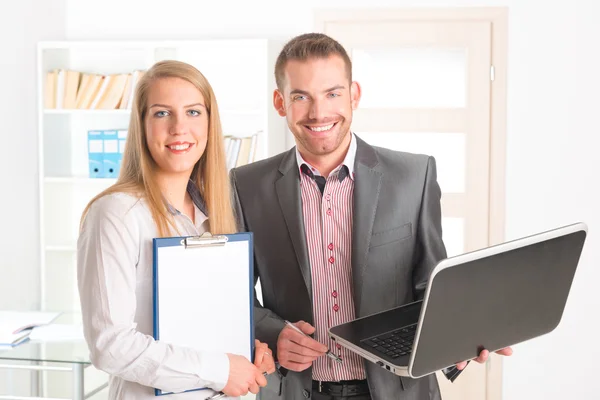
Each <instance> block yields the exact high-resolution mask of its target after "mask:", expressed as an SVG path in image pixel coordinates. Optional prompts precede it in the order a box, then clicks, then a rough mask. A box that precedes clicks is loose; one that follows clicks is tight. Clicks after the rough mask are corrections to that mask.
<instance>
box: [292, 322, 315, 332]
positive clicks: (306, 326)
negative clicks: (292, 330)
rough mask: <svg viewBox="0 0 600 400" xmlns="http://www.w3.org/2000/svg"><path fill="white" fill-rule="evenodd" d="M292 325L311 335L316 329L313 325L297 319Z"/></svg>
mask: <svg viewBox="0 0 600 400" xmlns="http://www.w3.org/2000/svg"><path fill="white" fill-rule="evenodd" d="M294 325H296V328H299V329H300V330H301V331H302V332H304V333H306V334H307V335H312V334H313V333H315V330H316V329H315V327H314V326H312V325H311V324H309V323H308V322H304V321H298V322H296V323H295V324H294Z"/></svg>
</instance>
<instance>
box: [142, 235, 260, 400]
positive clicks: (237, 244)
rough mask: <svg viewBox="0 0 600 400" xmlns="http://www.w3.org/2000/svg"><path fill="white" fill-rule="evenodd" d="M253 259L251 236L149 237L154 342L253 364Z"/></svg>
mask: <svg viewBox="0 0 600 400" xmlns="http://www.w3.org/2000/svg"><path fill="white" fill-rule="evenodd" d="M253 260H254V254H253V237H252V233H251V232H246V233H236V234H230V235H218V236H212V235H211V234H210V233H206V234H204V235H202V236H195V237H193V236H190V237H171V238H156V239H153V294H154V295H153V312H154V325H153V335H154V339H156V340H160V341H165V342H167V343H170V344H173V345H180V346H186V347H192V348H196V349H198V350H203V349H206V350H209V351H212V352H215V351H217V352H218V351H222V352H224V353H233V354H240V355H244V356H246V357H248V359H249V360H250V361H252V360H253V359H254V320H253V308H254V262H253ZM207 328H210V329H207ZM207 343H210V347H207V346H206V344H207ZM198 390H205V391H207V395H212V394H214V391H213V390H212V389H208V388H194V389H190V390H189V391H198ZM209 392H210V393H209ZM164 394H169V393H165V392H163V391H162V390H160V389H155V395H156V396H160V395H164ZM202 398H204V397H202Z"/></svg>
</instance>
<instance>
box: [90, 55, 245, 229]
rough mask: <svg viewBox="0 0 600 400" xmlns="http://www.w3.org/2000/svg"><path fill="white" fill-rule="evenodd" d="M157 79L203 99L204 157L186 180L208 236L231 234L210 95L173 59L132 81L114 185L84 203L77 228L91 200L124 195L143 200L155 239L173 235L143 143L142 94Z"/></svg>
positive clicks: (216, 117) (220, 143) (226, 182)
mask: <svg viewBox="0 0 600 400" xmlns="http://www.w3.org/2000/svg"><path fill="white" fill-rule="evenodd" d="M163 78H180V79H184V80H186V81H188V82H190V83H191V84H192V85H194V86H195V87H196V88H197V89H198V90H199V91H200V93H202V96H203V97H204V101H205V103H206V109H207V112H208V139H207V143H206V149H205V150H204V154H203V155H202V157H200V160H199V161H198V162H197V163H196V165H195V166H194V169H193V172H192V175H191V177H190V179H191V180H192V181H193V182H194V183H195V184H196V185H197V186H198V189H199V190H200V193H201V194H202V197H203V199H204V201H205V203H206V211H207V214H208V217H209V225H210V231H211V233H213V234H224V233H233V232H236V224H235V218H234V214H233V209H232V205H231V193H230V186H229V177H228V174H227V167H226V159H225V150H224V144H223V133H222V128H221V120H220V117H219V109H218V107H217V100H216V98H215V94H214V92H213V90H212V87H211V86H210V84H209V83H208V81H207V80H206V78H205V77H204V75H202V73H201V72H200V71H198V70H197V69H196V68H194V67H193V66H191V65H189V64H186V63H184V62H180V61H173V60H168V61H160V62H157V63H156V64H154V65H153V66H152V67H151V68H150V69H149V70H148V71H146V73H145V74H144V75H143V76H142V78H141V79H140V81H139V82H138V84H137V87H136V89H135V94H134V99H133V105H132V110H131V120H130V122H129V131H128V134H127V141H126V144H125V151H124V154H123V161H122V165H121V172H120V173H119V178H118V179H117V182H116V183H115V184H114V185H112V186H111V187H109V188H108V189H106V190H104V191H103V192H102V193H100V194H99V195H97V196H96V197H94V198H93V199H92V200H91V201H90V202H89V203H88V205H87V207H86V208H85V210H84V211H83V215H82V217H81V224H83V221H84V220H85V216H86V215H87V213H88V211H89V209H90V207H91V205H92V204H93V203H94V201H96V200H98V199H99V198H101V197H103V196H106V195H109V194H112V193H123V192H124V193H129V194H133V195H136V196H139V197H140V198H144V199H145V200H146V202H147V204H148V207H149V208H150V211H151V213H152V218H153V219H154V222H155V223H156V227H157V229H158V234H159V236H160V237H166V236H170V235H172V234H173V232H174V231H176V230H177V229H176V226H175V223H174V220H173V217H172V216H171V214H170V213H169V211H168V208H167V204H166V202H165V200H164V197H163V195H162V193H161V191H160V188H159V187H158V184H157V183H156V180H155V179H154V171H155V170H156V168H157V165H156V163H155V161H154V159H153V158H152V156H151V154H150V150H149V149H148V145H147V143H146V131H145V124H144V119H145V118H146V116H147V113H148V91H149V89H150V87H151V86H152V84H153V83H154V82H155V81H156V80H158V79H163Z"/></svg>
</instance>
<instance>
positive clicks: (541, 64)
mask: <svg viewBox="0 0 600 400" xmlns="http://www.w3.org/2000/svg"><path fill="white" fill-rule="evenodd" d="M134 3H135V4H134ZM317 5H319V6H320V7H327V8H335V7H364V6H370V7H374V6H377V7H386V6H387V7H423V6H440V7H448V6H484V5H489V6H508V7H509V9H510V15H509V18H510V20H509V55H508V57H509V71H508V74H509V87H508V93H509V100H508V148H507V154H508V155H507V158H508V159H507V198H506V200H507V210H506V211H507V214H506V219H507V221H506V222H507V224H506V238H507V239H512V238H516V237H519V236H522V235H527V234H530V233H533V232H536V231H540V230H544V229H547V228H551V227H554V226H556V225H559V224H564V223H570V222H572V221H575V220H583V221H585V222H587V223H588V224H589V225H590V234H589V237H588V242H587V245H586V249H585V253H584V255H583V260H582V262H581V267H580V270H579V271H578V274H577V276H576V281H575V283H574V287H573V292H572V293H573V294H572V296H571V298H570V301H569V303H568V306H567V309H566V313H565V317H564V319H563V323H562V325H561V326H560V327H559V328H558V329H557V330H556V331H555V332H553V333H552V334H550V335H548V336H546V337H543V338H540V339H538V340H535V341H532V342H529V343H526V344H522V345H519V346H516V348H515V350H516V354H515V355H514V357H512V359H508V360H507V361H506V364H505V366H506V368H505V373H504V399H506V400H513V399H519V400H521V399H547V400H553V399H557V400H558V399H564V398H569V399H591V398H598V394H597V389H596V385H595V375H596V371H597V359H598V358H599V356H600V350H598V348H597V346H595V343H596V341H597V332H598V330H599V329H600V323H599V320H600V317H598V315H599V314H600V313H599V312H598V310H599V308H600V291H599V290H597V289H596V287H595V286H596V284H597V282H598V281H600V269H598V268H596V265H597V261H596V260H598V258H599V257H600V234H599V233H597V230H598V229H599V227H600V206H599V205H600V202H599V201H598V200H599V199H598V183H594V182H598V181H599V179H598V177H597V176H596V171H599V170H600V156H599V154H598V152H599V149H600V148H599V147H598V140H597V135H598V134H599V133H600V132H599V129H598V128H599V123H598V118H597V115H599V114H600V100H599V99H598V93H599V92H600V79H599V74H600V61H599V60H598V57H597V56H596V54H595V53H596V52H597V51H598V50H597V49H598V48H599V46H598V43H597V41H598V39H597V38H600V27H599V26H598V25H597V24H596V19H598V16H600V12H599V11H600V10H599V6H598V5H596V4H594V1H593V0H580V1H569V2H567V1H566V0H563V1H561V2H558V1H556V2H553V3H551V2H548V1H543V0H504V1H492V0H480V1H467V0H445V1H428V0H389V1H384V0H368V1H366V0H339V1H317V0H305V1H303V2H293V3H292V2H283V1H268V2H266V1H265V2H247V1H241V0H240V1H234V0H228V1H226V0H221V1H220V2H198V1H195V0H188V1H184V0H171V1H170V2H169V4H168V5H166V4H165V3H163V2H161V1H146V2H144V3H139V2H128V3H126V2H124V1H122V0H103V1H102V2H101V5H99V3H98V2H96V1H92V0H85V1H82V0H67V25H66V34H67V37H68V38H69V39H116V38H129V39H144V38H147V39H175V38H208V37H212V38H214V37H238V36H243V37H261V36H268V37H273V38H288V37H291V36H293V35H296V34H299V33H303V32H306V31H311V30H313V22H312V18H313V11H314V10H315V9H316V8H317ZM267 12H268V15H267ZM33 170H34V169H32V171H33ZM15 203H16V202H15Z"/></svg>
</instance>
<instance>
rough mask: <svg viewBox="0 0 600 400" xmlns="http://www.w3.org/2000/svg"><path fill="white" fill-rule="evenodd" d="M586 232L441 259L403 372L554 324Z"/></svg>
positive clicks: (571, 230)
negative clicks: (407, 367) (407, 365)
mask: <svg viewBox="0 0 600 400" xmlns="http://www.w3.org/2000/svg"><path fill="white" fill-rule="evenodd" d="M586 234H587V226H586V225H585V224H583V223H577V224H573V225H569V226H565V227H562V228H558V229H554V230H552V231H548V232H543V233H540V234H537V235H533V236H529V237H526V238H523V239H518V240H514V241H511V242H507V243H503V244H500V245H497V246H492V247H489V248H485V249H482V250H478V251H475V252H471V253H466V254H462V255H460V256H456V257H452V258H448V259H445V260H443V261H441V262H440V263H439V264H438V265H437V266H436V268H435V269H434V271H433V273H432V274H431V277H430V279H429V283H428V286H427V290H426V293H425V299H424V303H423V308H422V310H421V317H420V319H419V325H418V327H417V332H416V336H415V343H414V345H413V352H412V355H411V359H410V362H409V375H410V376H413V377H415V378H416V377H420V376H424V375H427V374H430V373H431V372H433V371H437V370H441V369H443V368H446V367H448V366H451V365H453V364H455V363H457V362H459V361H462V360H468V359H472V358H474V357H477V355H478V354H479V351H480V350H481V349H483V348H486V349H488V350H490V351H495V350H498V349H501V348H504V347H506V346H511V345H514V344H517V343H520V342H523V341H525V340H529V339H532V338H534V337H537V336H540V335H543V334H546V333H548V332H550V331H552V330H554V329H555V328H556V326H557V325H558V323H559V322H560V320H561V318H562V314H563V310H564V307H565V303H566V301H567V297H568V294H569V290H570V288H571V283H572V282H573V277H574V274H575V270H576V268H577V264H578V262H579V258H580V255H581V251H582V248H583V245H584V242H585V237H586Z"/></svg>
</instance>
